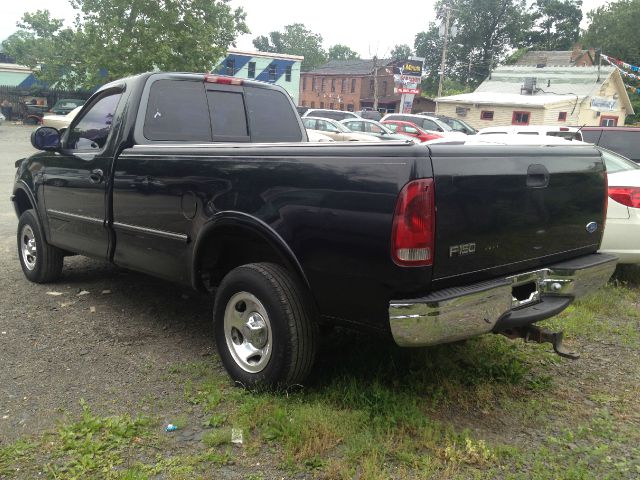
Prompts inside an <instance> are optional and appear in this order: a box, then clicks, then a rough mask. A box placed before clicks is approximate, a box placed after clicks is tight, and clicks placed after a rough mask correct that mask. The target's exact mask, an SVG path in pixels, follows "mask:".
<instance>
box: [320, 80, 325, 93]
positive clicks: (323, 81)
mask: <svg viewBox="0 0 640 480" xmlns="http://www.w3.org/2000/svg"><path fill="white" fill-rule="evenodd" d="M324 83H325V79H324V78H323V79H322V83H321V85H320V91H321V92H324Z"/></svg>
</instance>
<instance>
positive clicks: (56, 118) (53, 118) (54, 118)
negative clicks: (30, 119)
mask: <svg viewBox="0 0 640 480" xmlns="http://www.w3.org/2000/svg"><path fill="white" fill-rule="evenodd" d="M81 109H82V106H79V107H76V108H74V109H73V110H71V111H70V112H69V113H67V114H66V115H45V116H44V117H42V126H43V127H53V128H55V129H57V130H63V129H65V128H68V127H69V125H70V124H71V122H72V121H73V119H74V118H76V115H77V114H78V112H79V111H80V110H81Z"/></svg>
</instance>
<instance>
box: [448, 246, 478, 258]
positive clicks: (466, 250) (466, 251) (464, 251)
mask: <svg viewBox="0 0 640 480" xmlns="http://www.w3.org/2000/svg"><path fill="white" fill-rule="evenodd" d="M472 253H476V244H475V243H461V244H460V245H451V246H450V247H449V258H451V257H456V256H458V257H461V256H463V255H471V254H472Z"/></svg>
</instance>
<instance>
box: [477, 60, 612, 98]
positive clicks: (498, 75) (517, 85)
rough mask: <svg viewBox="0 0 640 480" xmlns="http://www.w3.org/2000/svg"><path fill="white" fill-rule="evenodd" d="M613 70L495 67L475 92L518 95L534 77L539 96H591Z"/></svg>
mask: <svg viewBox="0 0 640 480" xmlns="http://www.w3.org/2000/svg"><path fill="white" fill-rule="evenodd" d="M615 70H616V69H615V67H612V66H606V67H604V66H603V67H601V68H600V80H599V81H598V67H544V68H536V67H531V66H517V65H511V66H504V67H498V68H496V69H495V70H494V71H493V72H492V73H491V75H490V76H489V78H487V79H486V80H485V81H484V82H482V83H481V84H480V85H479V86H478V88H476V92H504V93H518V94H519V93H520V89H521V88H522V84H523V83H524V79H525V78H535V79H536V87H537V88H538V89H540V90H538V93H539V94H543V93H554V94H569V93H570V94H573V95H591V94H593V93H594V92H596V91H597V90H599V89H600V87H601V86H602V84H603V83H604V82H605V81H607V80H608V78H609V77H610V76H611V74H613V72H614V71H615Z"/></svg>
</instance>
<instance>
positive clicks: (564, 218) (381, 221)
mask: <svg viewBox="0 0 640 480" xmlns="http://www.w3.org/2000/svg"><path fill="white" fill-rule="evenodd" d="M306 140H307V138H306V133H305V130H304V128H303V126H302V123H301V120H300V118H299V116H298V115H297V113H296V109H295V106H294V105H293V103H292V101H291V99H290V97H289V96H288V95H287V94H286V93H285V92H284V90H282V89H281V88H279V87H276V86H272V85H268V84H263V83H261V82H256V81H242V80H239V79H236V78H230V77H222V76H211V75H198V74H178V73H148V74H142V75H138V76H135V77H131V78H127V79H123V80H121V81H116V82H113V83H110V84H108V85H105V86H104V87H102V88H101V89H100V90H99V91H97V92H96V93H95V94H94V95H93V96H92V97H91V98H90V99H89V100H88V101H87V103H86V104H85V105H84V107H83V108H82V110H81V111H80V113H79V114H78V115H77V117H76V118H75V119H74V120H73V122H72V123H71V124H70V126H69V128H68V129H66V130H65V131H64V132H63V133H60V132H58V131H57V130H55V129H52V128H47V127H41V128H40V129H38V130H36V131H35V132H34V133H33V135H32V143H33V145H34V146H35V147H36V148H38V149H39V150H41V152H39V153H37V154H35V155H33V156H31V157H30V158H27V159H23V160H20V161H18V162H16V167H17V173H16V179H15V185H14V188H13V197H12V199H13V202H14V205H15V211H16V213H17V215H18V217H19V224H18V232H17V240H18V256H19V260H20V263H21V265H22V269H23V271H24V274H25V275H26V277H27V278H28V279H29V280H31V281H33V282H51V281H53V280H55V279H56V278H57V277H58V276H59V275H60V273H61V270H62V267H63V259H64V257H65V256H66V255H73V254H81V255H87V256H90V257H94V258H98V259H103V260H107V261H110V262H113V263H114V264H116V265H119V266H122V267H125V268H129V269H133V270H137V271H140V272H145V273H148V274H150V275H155V276H158V277H163V278H166V279H169V280H172V281H175V282H180V283H182V284H186V285H191V286H192V287H193V288H195V289H198V290H201V291H204V292H211V293H212V294H213V295H215V306H214V312H213V318H214V332H215V341H216V344H217V347H218V351H219V354H220V357H221V359H222V362H223V364H224V366H225V367H226V369H227V370H228V372H229V374H230V375H231V377H232V378H233V379H235V380H236V381H238V382H240V383H242V384H243V385H288V384H293V383H298V382H301V381H302V380H303V379H304V378H305V376H306V375H307V373H308V372H309V371H310V369H311V366H312V363H313V360H314V355H315V351H316V343H317V337H318V331H319V325H323V324H328V325H340V326H346V327H351V328H354V329H358V330H360V331H363V330H366V331H368V332H378V333H380V334H382V335H387V336H388V337H389V338H393V340H394V341H395V342H396V343H397V344H398V345H400V346H406V347H412V346H427V345H434V344H438V343H445V342H452V341H457V340H460V339H465V338H469V337H472V336H475V335H480V334H485V333H489V332H501V333H506V334H509V335H511V336H520V337H526V338H529V339H537V340H548V341H550V342H552V343H553V344H554V347H555V348H556V350H557V351H558V352H559V353H561V354H565V355H570V354H569V353H568V352H566V351H564V349H563V346H562V344H561V341H560V340H561V338H560V335H558V334H552V333H551V332H546V331H543V330H540V329H536V327H535V326H534V325H532V324H533V323H534V322H536V321H538V320H541V319H544V318H547V317H550V316H552V315H555V314H557V313H558V312H560V311H562V310H563V309H564V308H565V307H566V306H567V305H568V304H569V303H570V302H571V301H572V300H573V299H574V298H576V297H578V296H580V295H583V294H584V293H587V292H589V291H591V290H593V289H596V288H598V287H600V286H601V285H603V284H604V283H605V282H606V281H607V279H608V278H609V276H610V275H611V273H612V272H613V269H614V267H615V263H616V258H615V257H614V256H611V255H603V254H598V253H596V252H597V250H598V246H599V245H600V240H601V238H602V232H603V228H604V219H605V210H606V202H607V200H606V199H607V192H606V172H605V168H604V166H603V163H602V159H601V157H600V154H599V153H598V152H597V151H596V150H595V149H594V148H591V147H588V146H580V147H574V146H570V147H561V146H556V147H540V146H539V147H521V146H515V147H505V146H455V145H454V146H452V145H442V146H438V145H434V146H432V147H427V146H420V145H415V144H413V143H410V142H407V143H403V142H385V143H377V144H373V143H372V144H367V143H360V144H348V143H343V144H341V143H331V144H312V143H308V142H307V141H306Z"/></svg>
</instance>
